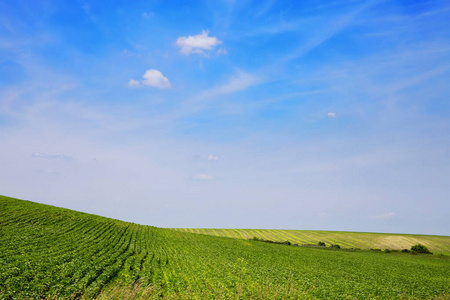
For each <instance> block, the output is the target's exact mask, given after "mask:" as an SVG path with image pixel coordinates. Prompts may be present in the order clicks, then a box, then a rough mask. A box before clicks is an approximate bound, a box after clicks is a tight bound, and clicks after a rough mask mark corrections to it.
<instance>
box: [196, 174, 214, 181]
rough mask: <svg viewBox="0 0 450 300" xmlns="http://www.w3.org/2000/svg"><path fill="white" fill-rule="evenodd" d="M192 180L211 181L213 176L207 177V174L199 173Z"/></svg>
mask: <svg viewBox="0 0 450 300" xmlns="http://www.w3.org/2000/svg"><path fill="white" fill-rule="evenodd" d="M194 179H196V180H211V179H214V176H212V175H209V174H203V173H200V174H197V175H195V176H194Z"/></svg>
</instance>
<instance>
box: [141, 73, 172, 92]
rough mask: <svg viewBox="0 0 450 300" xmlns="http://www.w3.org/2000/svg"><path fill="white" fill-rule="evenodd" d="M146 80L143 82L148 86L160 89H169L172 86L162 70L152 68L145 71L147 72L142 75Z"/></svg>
mask: <svg viewBox="0 0 450 300" xmlns="http://www.w3.org/2000/svg"><path fill="white" fill-rule="evenodd" d="M142 77H143V78H144V80H142V83H143V84H145V85H148V86H154V87H156V88H158V89H167V88H170V81H169V79H167V77H165V76H164V75H163V74H162V73H161V72H160V71H158V70H155V69H150V70H147V71H145V74H144V75H143V76H142Z"/></svg>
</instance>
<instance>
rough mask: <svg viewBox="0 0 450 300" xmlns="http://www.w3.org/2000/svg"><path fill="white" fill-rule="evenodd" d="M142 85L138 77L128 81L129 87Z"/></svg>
mask: <svg viewBox="0 0 450 300" xmlns="http://www.w3.org/2000/svg"><path fill="white" fill-rule="evenodd" d="M140 85H141V83H140V82H139V80H136V79H130V81H128V87H129V88H137V87H139V86H140Z"/></svg>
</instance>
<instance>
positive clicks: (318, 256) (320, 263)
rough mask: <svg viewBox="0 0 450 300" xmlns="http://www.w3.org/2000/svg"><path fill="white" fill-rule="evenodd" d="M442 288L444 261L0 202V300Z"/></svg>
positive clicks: (447, 283) (449, 265) (448, 279)
mask: <svg viewBox="0 0 450 300" xmlns="http://www.w3.org/2000/svg"><path fill="white" fill-rule="evenodd" d="M443 247H444V246H443ZM449 290H450V260H449V258H448V257H447V256H445V255H411V254H404V253H400V252H395V253H384V252H380V251H355V250H352V251H350V250H343V249H341V250H334V249H331V248H328V247H325V248H324V247H298V246H286V245H279V244H271V243H264V242H260V241H251V240H245V239H242V238H241V239H234V238H229V237H216V236H208V235H203V234H194V233H189V232H181V231H176V230H172V229H163V228H156V227H152V226H142V225H138V224H134V223H127V222H123V221H119V220H114V219H110V218H105V217H100V216H96V215H91V214H86V213H81V212H76V211H73V210H68V209H64V208H58V207H53V206H49V205H43V204H38V203H34V202H30V201H25V200H18V199H13V198H8V197H4V196H0V299H39V298H40V299H60V298H62V299H94V298H100V299H135V298H143V299H152V298H154V299H156V298H158V299H159V298H165V299H230V298H233V299H324V298H327V299H330V298H333V299H348V298H351V299H368V298H371V299H405V298H406V299H408V298H411V299H426V298H430V299H431V298H433V299H449V293H448V291H449Z"/></svg>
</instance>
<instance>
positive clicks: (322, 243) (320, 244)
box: [317, 242, 326, 247]
mask: <svg viewBox="0 0 450 300" xmlns="http://www.w3.org/2000/svg"><path fill="white" fill-rule="evenodd" d="M317 245H318V246H320V247H325V246H326V244H325V243H324V242H319V243H318V244H317Z"/></svg>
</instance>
